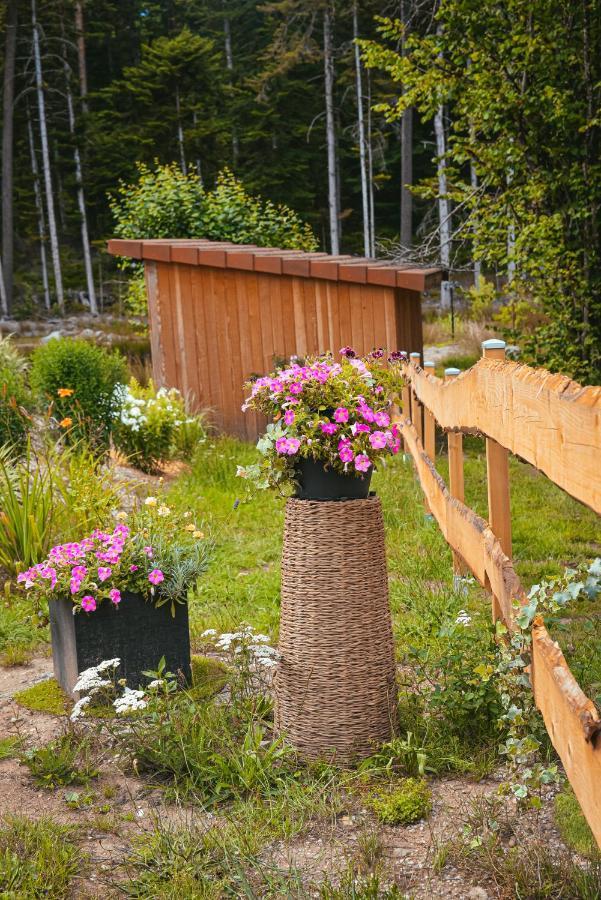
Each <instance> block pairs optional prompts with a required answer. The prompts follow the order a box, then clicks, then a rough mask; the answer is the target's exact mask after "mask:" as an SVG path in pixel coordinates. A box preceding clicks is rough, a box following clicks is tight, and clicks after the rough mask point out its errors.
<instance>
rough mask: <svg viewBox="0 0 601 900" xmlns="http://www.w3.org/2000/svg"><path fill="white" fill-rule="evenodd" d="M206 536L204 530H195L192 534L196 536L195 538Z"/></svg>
mask: <svg viewBox="0 0 601 900" xmlns="http://www.w3.org/2000/svg"><path fill="white" fill-rule="evenodd" d="M204 536H205V535H204V531H195V532H194V534H193V535H192V537H195V538H203V537H204Z"/></svg>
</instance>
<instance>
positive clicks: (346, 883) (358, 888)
mask: <svg viewBox="0 0 601 900" xmlns="http://www.w3.org/2000/svg"><path fill="white" fill-rule="evenodd" d="M406 896H407V895H406V894H404V893H402V892H401V889H400V888H399V887H398V885H396V884H393V885H385V884H384V882H383V879H382V878H381V877H380V876H379V875H378V874H377V873H372V874H371V875H365V876H361V875H356V874H355V873H354V872H353V870H352V868H351V869H349V871H347V872H345V874H344V876H343V877H342V878H341V879H340V882H339V883H338V884H333V883H332V882H331V881H330V880H329V879H328V880H327V881H325V882H324V883H323V884H321V885H320V886H319V900H404V898H405V897H406Z"/></svg>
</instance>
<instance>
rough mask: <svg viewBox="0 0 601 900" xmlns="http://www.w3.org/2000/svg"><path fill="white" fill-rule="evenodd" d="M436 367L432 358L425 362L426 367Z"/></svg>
mask: <svg viewBox="0 0 601 900" xmlns="http://www.w3.org/2000/svg"><path fill="white" fill-rule="evenodd" d="M435 368H436V366H435V364H434V363H433V362H432V361H431V360H429V359H428V360H426V362H424V369H435Z"/></svg>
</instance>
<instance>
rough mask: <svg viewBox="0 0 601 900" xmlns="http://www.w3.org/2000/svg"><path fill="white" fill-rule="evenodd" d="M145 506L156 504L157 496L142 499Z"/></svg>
mask: <svg viewBox="0 0 601 900" xmlns="http://www.w3.org/2000/svg"><path fill="white" fill-rule="evenodd" d="M144 504H145V506H156V505H157V498H156V497H147V498H146V500H145V501H144Z"/></svg>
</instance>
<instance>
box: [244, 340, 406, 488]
mask: <svg viewBox="0 0 601 900" xmlns="http://www.w3.org/2000/svg"><path fill="white" fill-rule="evenodd" d="M402 358H403V354H401V353H399V352H398V351H397V352H394V353H391V354H390V355H389V356H386V354H385V352H384V350H381V349H379V350H374V351H372V352H371V353H370V354H368V355H367V356H366V357H364V358H359V357H357V355H356V354H355V352H354V350H352V348H350V347H344V348H343V349H342V350H341V351H340V361H338V362H337V361H335V360H334V358H333V357H332V356H331V355H329V354H324V355H323V356H318V357H309V358H307V359H306V360H305V361H304V362H303V363H300V362H298V361H293V362H292V363H291V364H290V365H289V366H285V367H282V368H278V369H276V371H275V372H273V373H272V374H270V375H266V376H263V377H261V378H257V379H256V380H255V381H252V382H249V383H248V385H247V388H248V390H249V392H250V395H249V396H248V398H247V399H246V401H245V403H244V405H243V407H242V408H243V410H249V409H250V410H255V411H257V412H260V413H263V415H266V416H267V417H268V418H269V419H270V420H271V421H270V423H269V424H268V425H267V429H266V431H265V434H264V435H263V436H262V437H261V438H260V440H259V442H258V444H257V448H258V450H259V451H260V452H261V454H262V455H263V457H264V459H263V461H262V462H260V463H258V464H255V465H250V466H246V467H242V466H239V467H238V475H239V476H241V477H242V478H247V479H248V480H249V481H251V482H252V483H254V485H255V486H256V487H257V488H260V489H264V488H268V487H276V488H283V487H285V486H287V485H290V484H292V483H294V481H295V479H296V467H297V464H298V461H299V460H301V459H308V460H315V461H318V462H320V463H322V464H323V465H324V467H325V468H331V469H333V470H334V471H335V472H338V473H340V474H343V475H353V476H356V477H358V478H362V477H364V476H365V474H366V473H367V472H369V471H370V469H371V468H372V467H373V466H374V465H375V463H376V461H378V460H384V459H385V458H386V457H389V456H391V455H394V454H396V453H398V452H399V450H400V447H401V439H400V431H399V427H398V425H396V424H395V423H394V422H393V421H392V405H393V403H394V402H395V400H396V399H397V397H398V392H399V389H400V386H401V372H400V366H399V363H400V361H401V359H402Z"/></svg>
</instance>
